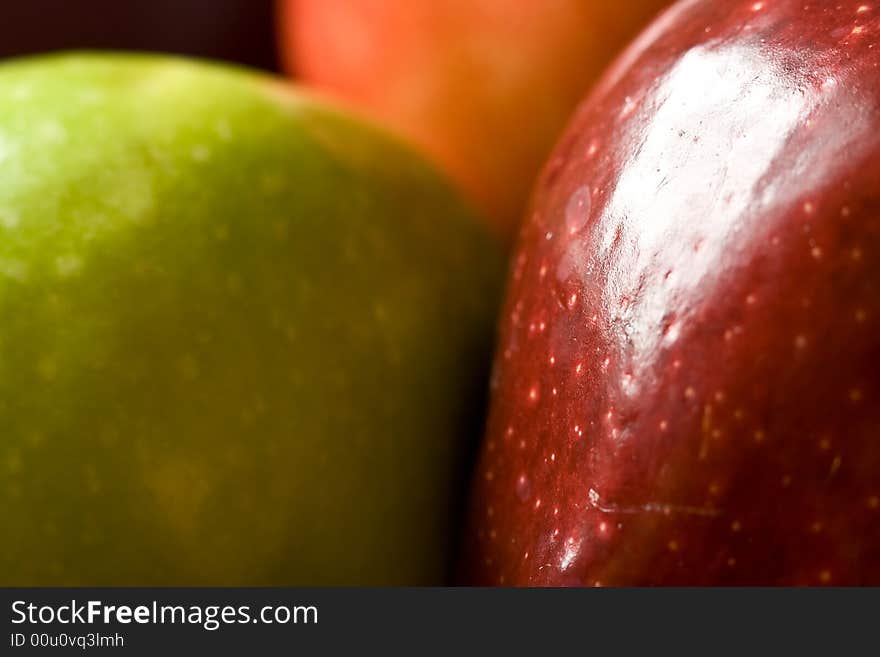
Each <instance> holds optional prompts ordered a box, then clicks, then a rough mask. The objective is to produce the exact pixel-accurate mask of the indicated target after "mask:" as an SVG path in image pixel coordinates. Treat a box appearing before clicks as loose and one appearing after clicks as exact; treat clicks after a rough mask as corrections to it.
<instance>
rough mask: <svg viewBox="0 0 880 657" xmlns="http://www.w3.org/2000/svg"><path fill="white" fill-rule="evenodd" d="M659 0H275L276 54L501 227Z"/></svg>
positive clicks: (662, 1)
mask: <svg viewBox="0 0 880 657" xmlns="http://www.w3.org/2000/svg"><path fill="white" fill-rule="evenodd" d="M666 4H667V0H627V1H626V2H613V3H612V2H607V1H606V0H541V1H540V2H539V1H537V0H443V1H442V2H433V1H429V0H280V1H279V12H280V18H281V20H280V22H279V25H280V30H281V35H280V36H281V49H282V54H283V57H284V61H285V65H286V67H287V69H288V71H290V72H294V73H295V74H296V75H297V76H298V77H299V78H300V79H302V80H303V81H305V82H306V83H308V84H311V85H312V86H314V87H317V88H318V89H321V90H323V91H325V92H327V93H329V94H331V95H333V96H335V97H337V98H340V99H342V100H345V101H348V102H349V103H350V104H353V105H354V106H356V107H358V108H360V109H362V110H363V111H364V112H365V113H367V114H368V115H370V116H372V117H373V118H375V119H378V120H380V121H381V122H383V123H385V124H386V125H389V126H391V127H392V128H394V129H395V130H397V131H398V132H400V133H401V134H404V135H406V136H407V137H408V138H410V139H411V140H413V141H414V142H416V143H418V144H419V145H421V146H422V148H424V149H425V150H426V151H428V152H429V153H430V154H432V155H433V156H434V158H435V159H436V160H438V161H439V162H440V163H441V164H442V165H443V166H444V167H445V168H446V169H447V170H448V172H449V173H450V174H452V176H453V177H455V178H456V179H457V180H458V181H459V182H460V183H461V184H462V185H463V186H464V187H465V188H466V189H467V190H468V191H469V192H470V194H471V197H472V198H473V199H474V200H475V201H476V202H477V203H478V205H479V206H480V207H481V208H482V209H483V211H484V214H485V215H486V216H487V218H488V219H489V220H490V221H491V222H492V224H493V225H494V227H495V228H496V229H497V230H498V232H499V233H501V234H503V235H504V236H506V237H508V238H509V237H510V235H511V234H512V231H513V229H514V228H515V226H516V224H517V222H518V220H519V218H520V214H521V212H522V209H523V205H524V203H525V200H526V198H527V196H528V194H529V191H530V188H531V186H532V182H533V179H534V177H535V174H536V173H537V171H538V169H539V168H540V166H541V164H542V163H543V161H544V159H545V157H546V156H547V154H548V153H549V150H550V148H551V147H552V145H553V142H554V141H555V139H556V137H557V136H558V134H559V132H561V130H562V128H563V127H564V124H565V121H566V119H567V117H568V116H569V114H571V112H572V110H573V109H574V107H575V105H576V104H577V102H578V100H579V99H580V98H581V97H582V96H583V94H584V91H585V89H586V88H587V87H588V86H589V85H590V84H591V82H592V81H593V80H594V79H595V78H596V77H597V76H598V74H599V73H600V72H601V71H602V69H603V68H604V67H605V65H606V64H607V63H608V62H609V61H610V59H611V58H612V57H613V56H614V55H615V54H616V52H617V50H618V49H619V48H621V47H622V46H623V45H624V44H625V43H626V41H627V40H628V39H629V38H630V37H631V36H632V35H634V34H635V33H636V32H637V31H638V30H639V28H640V27H641V26H642V25H643V24H645V23H646V22H647V21H648V20H649V19H650V18H651V17H652V16H653V15H654V14H655V13H657V12H658V11H659V10H660V9H661V8H662V7H663V6H664V5H666Z"/></svg>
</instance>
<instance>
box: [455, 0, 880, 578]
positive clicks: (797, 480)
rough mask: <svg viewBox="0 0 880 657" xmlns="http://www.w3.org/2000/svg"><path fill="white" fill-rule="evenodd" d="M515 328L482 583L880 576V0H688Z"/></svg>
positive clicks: (603, 136)
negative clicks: (811, 0) (810, 0)
mask: <svg viewBox="0 0 880 657" xmlns="http://www.w3.org/2000/svg"><path fill="white" fill-rule="evenodd" d="M501 322H502V326H501V342H500V351H499V354H498V356H497V360H496V364H495V373H494V382H493V392H492V405H491V412H490V419H489V426H488V435H487V436H486V440H485V444H484V446H483V449H482V454H481V458H480V462H479V466H478V472H477V475H476V484H475V489H474V491H473V496H472V500H471V508H470V521H469V527H468V529H467V533H466V539H465V549H464V558H463V563H462V579H463V581H465V582H468V583H473V584H516V585H567V584H573V585H728V584H729V585H740V584H763V585H801V584H803V585H819V584H832V585H854V584H872V585H878V584H880V2H874V1H873V0H858V1H854V0H834V1H831V0H828V1H819V0H815V1H813V2H809V3H804V2H803V0H765V1H763V2H761V1H757V2H756V1H754V0H748V1H744V0H688V1H684V2H681V3H679V4H678V5H676V6H675V7H674V8H673V9H671V10H669V11H668V12H666V13H665V14H664V15H663V16H662V17H661V18H660V19H658V21H657V22H655V23H654V24H653V26H652V27H650V28H649V29H648V30H647V32H645V33H644V34H643V35H642V36H641V37H640V38H639V39H638V40H637V41H636V42H635V44H634V45H632V46H631V47H630V48H629V50H627V51H626V52H625V54H623V55H622V57H621V58H620V59H619V60H618V61H617V63H616V64H615V65H614V67H613V68H612V69H611V70H610V71H609V72H608V73H607V74H606V76H605V77H604V78H603V80H602V82H601V83H600V84H599V86H598V87H597V88H596V90H595V91H594V93H593V94H592V95H591V96H590V97H589V99H588V100H587V102H586V103H585V104H583V105H582V106H581V108H580V109H579V111H578V113H577V115H576V117H575V119H574V122H573V124H572V125H571V127H570V129H569V130H568V132H567V134H566V135H565V137H564V138H563V140H562V142H561V143H560V144H559V146H558V148H557V149H556V151H555V155H554V157H553V158H552V159H551V160H550V162H549V164H548V166H547V168H546V169H545V171H544V173H543V176H542V178H541V180H540V182H539V184H538V187H537V190H536V193H535V195H534V197H533V212H532V214H531V216H530V219H529V221H528V224H527V226H526V227H525V228H524V230H523V233H522V239H521V242H520V244H519V247H518V253H517V255H516V259H515V266H514V269H513V272H512V278H511V280H510V286H509V293H508V298H507V302H506V312H505V314H504V315H503V317H502V320H501Z"/></svg>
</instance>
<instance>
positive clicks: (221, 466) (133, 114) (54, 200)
mask: <svg viewBox="0 0 880 657" xmlns="http://www.w3.org/2000/svg"><path fill="white" fill-rule="evenodd" d="M501 262H502V261H501V255H500V248H499V246H498V245H497V244H495V243H494V242H492V241H491V239H489V238H488V237H487V236H486V235H485V234H484V233H483V229H482V228H480V225H479V222H477V221H475V220H474V219H473V217H472V215H471V213H470V210H469V209H468V208H467V206H466V205H465V204H464V203H463V202H462V201H461V200H460V198H459V196H458V195H457V194H456V192H455V191H453V189H452V188H450V186H449V185H448V183H446V182H445V181H444V180H443V179H442V178H441V177H440V176H439V175H438V174H437V173H435V171H434V170H432V168H431V167H430V166H429V165H427V164H425V163H424V162H423V161H422V160H421V159H420V158H419V157H418V156H416V155H414V154H412V153H411V152H410V151H409V150H407V149H406V148H405V147H403V146H401V145H399V144H398V143H397V142H395V141H394V140H393V139H391V138H389V137H387V136H385V135H384V134H382V133H381V132H378V131H376V130H374V129H372V128H369V127H368V126H365V125H363V124H362V123H360V122H359V121H358V120H356V119H352V118H350V117H348V116H346V115H345V114H343V113H339V112H337V111H335V110H333V109H332V108H329V107H326V106H324V105H321V104H320V103H316V102H315V101H314V100H311V99H309V98H308V97H306V96H303V95H302V94H301V93H300V92H298V91H296V90H294V89H292V88H290V87H288V86H285V85H284V84H282V83H281V82H279V81H277V80H276V79H274V78H270V77H263V76H260V75H257V74H255V73H250V72H247V71H243V70H233V69H228V68H224V67H219V66H213V65H209V64H200V63H191V62H187V61H183V60H178V59H170V58H161V57H150V56H136V55H104V56H100V55H88V54H83V55H64V56H51V57H43V58H35V59H28V60H21V61H16V62H12V63H6V64H4V65H2V66H0V527H2V531H3V536H4V540H3V547H2V548H0V584H2V585H215V584H216V585H219V584H227V585H243V584H248V585H305V584H362V583H369V584H428V583H437V582H439V581H441V579H442V577H443V574H444V569H445V566H446V562H447V559H448V547H449V546H450V544H451V542H452V540H453V539H454V536H452V534H453V526H454V525H453V521H454V510H455V508H456V505H457V501H456V497H457V493H456V491H457V489H458V484H459V483H460V482H459V480H460V472H459V469H460V467H461V465H462V459H463V454H462V452H463V451H466V444H467V441H468V439H469V436H470V435H471V430H472V429H473V428H474V427H473V424H474V420H475V415H476V413H475V412H474V411H475V408H477V407H478V406H479V403H478V402H479V400H480V398H481V396H482V392H483V386H484V380H483V376H482V375H483V373H484V370H485V362H486V360H487V354H488V352H489V347H490V343H491V338H492V333H493V331H492V328H493V324H494V310H495V306H496V299H497V296H498V282H499V278H500V277H499V274H500V273H501V272H500V270H501V269H502V265H501Z"/></svg>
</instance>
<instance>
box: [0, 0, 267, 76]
mask: <svg viewBox="0 0 880 657" xmlns="http://www.w3.org/2000/svg"><path fill="white" fill-rule="evenodd" d="M273 13H274V2H273V1H272V0H0V58H6V57H12V56H16V55H26V54H31V53H39V52H48V51H53V50H70V49H113V50H148V51H157V52H166V53H176V54H181V55H191V56H197V57H205V58H210V59H222V60H228V61H232V62H238V63H240V64H246V65H249V66H254V67H258V68H263V69H267V70H270V71H275V70H278V58H277V52H276V49H275V27H274V22H273Z"/></svg>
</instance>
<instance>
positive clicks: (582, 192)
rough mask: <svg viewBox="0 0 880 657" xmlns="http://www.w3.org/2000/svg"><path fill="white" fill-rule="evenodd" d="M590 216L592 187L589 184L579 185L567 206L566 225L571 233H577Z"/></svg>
mask: <svg viewBox="0 0 880 657" xmlns="http://www.w3.org/2000/svg"><path fill="white" fill-rule="evenodd" d="M589 218H590V188H589V186H587V185H584V186H583V187H579V188H578V189H577V190H576V191H575V193H574V194H572V195H571V198H570V199H569V200H568V205H567V206H566V208H565V227H566V230H567V231H568V234H569V235H575V234H577V233H578V232H580V231H581V230H583V228H584V226H586V225H587V220H588V219H589Z"/></svg>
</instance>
